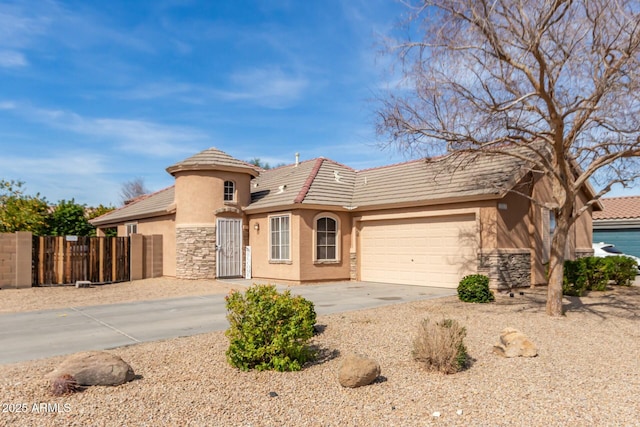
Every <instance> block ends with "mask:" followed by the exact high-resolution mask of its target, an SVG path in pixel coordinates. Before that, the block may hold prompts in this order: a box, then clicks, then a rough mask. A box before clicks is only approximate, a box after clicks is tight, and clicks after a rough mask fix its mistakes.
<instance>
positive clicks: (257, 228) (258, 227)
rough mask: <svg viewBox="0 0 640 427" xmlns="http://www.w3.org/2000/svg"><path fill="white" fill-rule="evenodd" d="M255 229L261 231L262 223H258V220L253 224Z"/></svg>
mask: <svg viewBox="0 0 640 427" xmlns="http://www.w3.org/2000/svg"><path fill="white" fill-rule="evenodd" d="M253 229H254V230H256V231H260V224H259V223H257V222H256V223H255V224H253Z"/></svg>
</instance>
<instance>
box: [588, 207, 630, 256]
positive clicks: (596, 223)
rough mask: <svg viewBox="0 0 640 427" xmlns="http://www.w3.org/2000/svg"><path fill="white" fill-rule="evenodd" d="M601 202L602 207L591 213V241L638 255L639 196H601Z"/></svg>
mask: <svg viewBox="0 0 640 427" xmlns="http://www.w3.org/2000/svg"><path fill="white" fill-rule="evenodd" d="M602 204H603V205H604V209H603V210H602V211H600V212H594V213H593V241H594V242H606V243H612V244H614V245H615V246H616V247H617V248H618V249H620V250H621V251H622V252H624V253H625V254H629V255H635V256H640V196H630V197H609V198H603V199H602Z"/></svg>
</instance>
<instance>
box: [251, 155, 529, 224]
mask: <svg viewBox="0 0 640 427" xmlns="http://www.w3.org/2000/svg"><path fill="white" fill-rule="evenodd" d="M524 164H525V161H524V160H520V159H517V158H514V157H511V156H505V155H503V156H498V155H492V156H474V155H471V154H464V155H456V156H453V155H449V156H443V157H440V158H437V159H432V160H426V159H421V160H414V161H410V162H406V163H400V164H396V165H391V166H383V167H380V168H375V169H365V170H361V171H355V170H353V169H351V168H349V167H347V166H344V165H341V164H339V163H336V162H334V161H332V160H328V159H324V158H320V159H315V160H309V161H305V162H302V163H300V164H299V165H298V166H295V165H289V166H284V167H281V168H277V169H272V170H266V171H263V172H262V173H261V175H260V176H259V177H257V178H255V179H254V180H253V181H252V188H251V192H252V198H251V205H250V206H249V208H247V211H249V212H251V211H253V210H257V209H263V208H275V207H278V206H281V207H285V206H287V207H288V206H290V205H293V204H303V205H304V204H307V205H326V206H339V207H343V208H346V209H350V210H351V209H362V208H371V207H375V206H381V205H388V204H402V203H407V204H410V203H418V202H423V203H429V202H436V201H439V200H442V201H445V200H447V201H448V200H451V199H459V198H465V197H476V198H478V197H480V198H482V197H490V196H491V197H493V196H495V197H500V196H502V195H504V193H505V192H506V191H507V190H509V189H511V188H512V187H513V185H515V184H516V182H517V181H518V180H520V179H521V178H522V176H523V174H524V173H525V172H526V170H527V169H526V168H524V167H523V166H524Z"/></svg>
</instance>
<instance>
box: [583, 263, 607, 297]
mask: <svg viewBox="0 0 640 427" xmlns="http://www.w3.org/2000/svg"><path fill="white" fill-rule="evenodd" d="M580 261H582V262H584V264H585V273H586V279H587V290H589V291H604V290H606V289H607V284H609V274H608V273H607V267H606V265H607V261H606V258H599V257H595V256H590V257H585V258H580Z"/></svg>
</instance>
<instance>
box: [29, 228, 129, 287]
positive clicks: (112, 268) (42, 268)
mask: <svg viewBox="0 0 640 427" xmlns="http://www.w3.org/2000/svg"><path fill="white" fill-rule="evenodd" d="M32 251H33V252H32V258H31V259H32V286H42V285H57V284H68V283H75V282H76V281H79V280H88V281H91V282H92V283H112V282H124V281H127V280H130V241H129V237H80V236H34V237H33V246H32Z"/></svg>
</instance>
